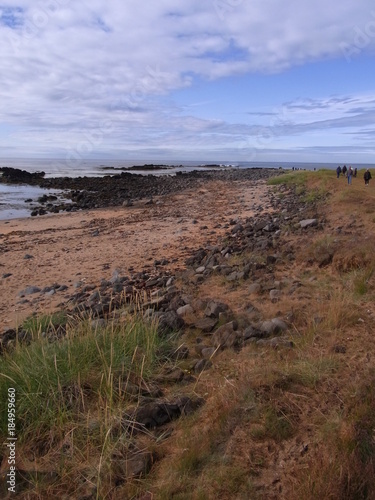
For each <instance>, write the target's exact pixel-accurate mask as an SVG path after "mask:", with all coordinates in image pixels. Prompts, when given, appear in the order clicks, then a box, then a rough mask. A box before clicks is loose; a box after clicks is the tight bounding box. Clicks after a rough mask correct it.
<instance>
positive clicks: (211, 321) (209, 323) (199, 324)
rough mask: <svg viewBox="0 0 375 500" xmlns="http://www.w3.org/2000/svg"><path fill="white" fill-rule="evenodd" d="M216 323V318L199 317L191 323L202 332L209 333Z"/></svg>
mask: <svg viewBox="0 0 375 500" xmlns="http://www.w3.org/2000/svg"><path fill="white" fill-rule="evenodd" d="M216 325H217V319H216V318H201V319H198V320H197V321H195V322H194V323H193V326H194V327H195V328H197V329H198V330H201V331H202V332H204V333H210V332H212V330H213V329H214V328H215V326H216Z"/></svg>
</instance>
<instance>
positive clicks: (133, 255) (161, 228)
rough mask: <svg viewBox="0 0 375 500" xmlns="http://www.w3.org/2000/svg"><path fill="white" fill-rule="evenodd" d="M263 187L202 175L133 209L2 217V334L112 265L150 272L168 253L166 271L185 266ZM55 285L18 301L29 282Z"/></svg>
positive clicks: (263, 199) (247, 211)
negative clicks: (51, 291)
mask: <svg viewBox="0 0 375 500" xmlns="http://www.w3.org/2000/svg"><path fill="white" fill-rule="evenodd" d="M268 189H269V188H268V187H267V186H266V184H265V182H264V181H258V182H254V181H246V182H244V181H241V182H231V183H229V182H222V181H209V182H207V181H202V183H201V186H200V187H198V188H197V189H194V190H186V191H183V192H180V193H177V194H173V195H168V196H164V197H160V198H158V199H154V200H153V203H152V204H149V205H148V204H146V203H145V201H146V200H143V201H140V202H138V203H136V204H135V205H134V206H132V207H121V208H108V209H98V210H89V211H80V212H76V213H71V214H69V213H62V214H56V215H48V216H43V217H38V218H26V219H16V220H11V221H0V276H1V278H0V297H1V301H0V333H1V332H2V331H4V330H5V329H7V328H10V327H15V326H17V325H19V324H20V323H21V322H22V321H23V320H24V319H25V318H26V317H27V316H29V315H30V314H32V313H33V312H36V313H48V312H51V311H53V310H54V309H56V308H57V307H58V304H59V303H62V302H64V301H66V300H67V298H68V297H69V296H70V295H72V294H73V293H74V292H75V291H76V289H75V287H74V284H75V283H77V282H78V281H81V282H83V283H99V281H100V280H101V279H102V278H104V279H110V278H111V276H112V275H113V272H114V271H115V270H118V271H119V272H120V273H121V274H122V275H128V271H129V268H134V271H135V272H136V271H141V270H143V269H144V268H147V269H148V270H149V271H150V272H152V269H153V267H154V261H155V260H157V259H168V261H169V264H168V265H167V266H166V268H167V269H170V270H172V271H175V270H176V269H178V268H180V269H181V268H183V267H184V261H185V259H186V258H187V257H189V256H190V255H191V254H192V253H193V252H194V250H196V249H198V248H199V247H200V246H202V245H205V244H207V243H211V244H215V243H216V242H217V241H218V239H219V237H220V236H221V235H223V234H224V233H225V231H226V229H225V228H224V225H225V224H226V223H228V222H229V221H230V219H235V218H237V217H241V219H243V218H245V217H249V216H251V215H253V214H254V205H258V204H259V203H261V204H262V206H263V207H264V208H265V209H266V208H267V206H268V196H267V192H268ZM27 254H28V255H31V256H32V258H25V256H26V255H27ZM7 273H11V276H10V277H8V278H3V276H4V275H5V274H7ZM54 283H59V284H60V285H67V286H68V290H66V291H65V292H58V293H56V294H55V295H54V296H52V297H46V295H45V294H40V293H37V294H33V295H29V296H27V297H25V298H27V299H28V302H26V303H21V302H22V298H21V297H20V296H19V293H20V292H21V291H22V290H24V289H25V288H26V287H27V286H31V285H33V286H37V287H39V288H41V289H43V288H44V287H46V286H51V285H53V284H54Z"/></svg>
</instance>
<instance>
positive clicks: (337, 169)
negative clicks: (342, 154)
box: [336, 165, 341, 178]
mask: <svg viewBox="0 0 375 500" xmlns="http://www.w3.org/2000/svg"><path fill="white" fill-rule="evenodd" d="M336 174H337V178H339V177H340V174H341V167H340V165H339V166H338V167H337V168H336Z"/></svg>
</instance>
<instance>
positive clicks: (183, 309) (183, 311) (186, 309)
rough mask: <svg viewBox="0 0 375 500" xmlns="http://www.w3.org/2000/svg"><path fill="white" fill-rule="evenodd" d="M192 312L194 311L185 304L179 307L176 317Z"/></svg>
mask: <svg viewBox="0 0 375 500" xmlns="http://www.w3.org/2000/svg"><path fill="white" fill-rule="evenodd" d="M193 312H194V309H193V308H192V307H191V305H190V304H186V305H184V306H181V307H179V308H178V309H177V311H176V313H177V314H178V316H186V315H187V314H192V313H193Z"/></svg>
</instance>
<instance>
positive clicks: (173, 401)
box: [0, 170, 324, 484]
mask: <svg viewBox="0 0 375 500" xmlns="http://www.w3.org/2000/svg"><path fill="white" fill-rule="evenodd" d="M213 175H214V176H215V177H217V175H218V172H215V173H210V172H200V173H193V174H189V175H181V176H176V177H175V178H168V179H166V178H163V179H162V181H163V182H160V181H161V180H159V179H157V178H156V179H155V178H152V179H150V178H147V177H146V178H145V177H142V176H132V175H130V174H128V175H126V174H125V175H123V174H122V175H120V176H113V177H111V178H104V179H103V180H98V179H92V180H91V181H90V182H89V186H87V184H86V182H88V180H87V179H74V180H72V179H68V180H67V179H65V180H64V179H62V180H59V181H57V180H56V179H52V180H47V181H48V182H47V183H48V184H49V185H50V186H51V187H54V188H56V187H57V186H59V187H62V186H64V188H67V187H68V186H69V188H70V189H74V190H79V191H80V192H81V193H82V199H81V202H82V208H83V207H88V206H92V205H93V204H95V206H96V204H97V203H103V204H104V205H105V204H106V203H114V204H121V203H123V200H126V199H128V196H129V195H130V193H132V197H134V196H139V197H142V198H143V197H152V196H156V195H162V194H166V193H169V192H171V191H173V190H174V189H184V188H186V187H187V186H189V187H192V186H194V181H195V180H197V179H202V178H203V179H204V178H211V177H212V176H213ZM271 175H275V172H270V171H254V170H251V171H238V170H237V171H229V172H228V171H227V172H220V173H219V176H220V177H222V178H223V179H224V180H226V181H228V180H229V179H232V178H233V179H236V180H239V178H240V179H241V178H244V179H247V180H248V179H249V176H250V178H252V179H254V180H255V179H264V178H267V177H269V176H271ZM115 185H117V187H116V190H115V192H116V195H113V193H112V195H113V196H110V194H111V189H110V186H112V189H114V186H115ZM132 186H134V188H133V189H132ZM278 191H279V194H280V191H281V192H282V197H280V196H279V195H278V194H273V193H271V192H270V193H269V199H270V204H271V206H272V207H273V209H274V211H273V212H272V213H269V214H267V213H264V211H263V210H262V209H261V208H260V209H259V210H258V213H256V214H255V215H254V216H253V217H249V218H243V217H241V214H239V215H238V217H236V218H232V219H231V220H230V221H229V223H228V224H227V227H226V234H225V236H224V237H223V238H221V239H220V240H219V241H218V242H217V243H216V244H215V245H214V246H213V245H210V244H207V245H205V246H202V247H200V248H196V250H195V251H194V252H193V253H192V254H191V255H190V257H188V258H187V259H186V262H185V268H184V269H183V270H182V271H180V272H178V273H172V272H171V271H170V270H168V265H169V262H168V260H166V259H159V258H158V257H157V256H156V258H155V260H154V262H153V271H150V268H149V267H148V268H144V269H140V270H133V271H131V272H130V273H129V274H127V275H122V274H119V273H118V272H114V273H113V275H112V276H111V277H109V278H108V279H102V280H101V282H100V283H95V282H92V283H83V282H82V283H79V282H78V283H77V286H76V292H75V293H74V294H70V295H69V296H68V297H67V299H66V301H65V303H64V304H63V305H62V309H61V310H62V311H63V312H64V313H66V314H67V316H69V317H76V318H77V317H86V318H90V321H91V327H92V329H93V330H94V331H95V330H96V329H97V328H101V327H105V326H106V325H107V324H108V323H111V322H115V323H116V321H122V320H123V314H124V312H123V311H124V310H125V311H126V314H132V313H133V312H137V313H138V314H139V313H141V315H142V316H143V318H144V320H146V321H153V320H157V323H158V332H159V335H161V336H165V335H168V334H169V333H170V332H175V333H176V332H178V337H179V339H180V341H179V347H178V348H177V349H176V350H174V351H173V352H170V353H169V359H170V360H172V361H173V363H172V364H171V365H170V366H169V364H166V366H165V369H164V371H163V373H162V374H161V375H160V376H159V377H158V379H157V380H155V381H153V382H152V383H150V384H148V385H147V386H146V385H145V386H144V387H135V388H134V390H135V394H137V397H139V398H140V399H139V400H137V405H136V406H135V407H134V410H133V411H132V412H131V411H130V413H129V411H128V412H127V414H126V415H124V421H126V422H127V428H126V429H125V428H121V429H119V432H120V433H123V432H128V433H129V435H131V436H132V439H133V440H135V441H136V440H137V439H138V436H141V435H142V434H143V433H144V432H147V433H150V432H157V429H158V428H159V427H165V426H167V425H168V423H170V422H172V421H173V420H175V419H176V418H179V417H180V416H183V415H188V414H190V413H192V412H194V411H196V410H197V409H198V408H199V407H200V406H201V405H203V404H204V403H205V401H204V399H203V398H201V397H191V396H190V395H187V394H189V392H187V393H186V395H182V396H179V397H177V398H176V397H175V398H170V397H169V398H168V397H166V396H165V394H167V393H168V392H169V391H168V390H165V388H166V387H170V385H171V384H176V385H178V386H180V387H185V386H186V388H187V391H188V387H189V386H190V384H192V383H195V382H196V380H197V378H198V377H199V376H200V374H201V373H202V372H203V371H205V370H209V369H210V368H212V367H213V365H214V364H215V360H216V357H217V356H218V355H219V353H220V352H222V351H224V350H227V349H231V350H233V351H237V352H238V351H239V350H241V349H242V348H243V347H244V346H246V345H248V344H250V343H251V344H255V345H258V346H261V347H263V348H264V347H267V346H268V347H269V348H273V349H292V348H293V340H292V335H291V331H290V328H291V318H290V317H288V315H287V314H286V315H278V316H272V317H265V316H264V314H263V313H262V312H261V311H260V310H259V309H257V308H256V307H254V306H253V305H252V304H251V302H249V303H248V304H247V307H246V310H244V311H243V312H242V314H241V315H238V314H237V313H236V312H235V309H236V308H233V304H228V303H227V301H226V300H225V298H222V299H218V298H205V297H202V296H201V295H200V293H199V290H200V288H201V287H202V286H203V285H204V284H205V282H207V280H209V279H210V278H211V277H212V276H221V277H223V279H225V280H226V282H228V283H232V284H233V285H238V284H240V283H241V284H242V285H244V286H245V287H246V293H247V294H248V295H249V297H251V296H258V297H262V298H263V300H264V301H265V302H266V301H270V302H272V303H277V302H278V301H279V300H280V297H281V295H282V294H293V293H294V291H295V290H296V289H298V287H299V286H300V283H297V282H294V281H290V280H288V279H286V280H285V282H284V283H281V282H280V281H279V280H278V279H277V278H276V273H275V270H276V268H277V266H278V264H279V263H280V262H284V261H287V262H289V263H291V262H293V260H294V259H295V253H294V252H295V249H294V248H293V247H292V246H291V245H289V244H288V243H287V242H286V241H285V239H284V237H285V234H287V233H289V232H293V233H294V234H301V235H302V234H306V233H308V232H310V231H312V232H315V231H319V230H320V229H321V228H322V224H323V223H324V221H322V220H319V217H318V215H317V213H316V207H315V206H314V205H313V204H306V203H305V202H303V200H302V198H301V196H299V195H297V194H296V193H295V191H294V190H290V189H289V188H287V187H286V186H281V187H279V188H278ZM124 192H126V194H125V195H124ZM103 193H107V195H108V196H103V200H102V201H100V199H101V198H100V197H101V195H103ZM260 254H261V255H262V259H259V258H255V257H254V258H252V255H260ZM234 256H237V257H238V259H237V260H234V261H233V259H231V258H232V257H234ZM66 289H67V287H66V286H65V285H64V284H61V283H53V284H51V286H49V287H46V288H45V289H40V288H39V287H37V286H29V287H27V288H26V289H24V290H22V291H21V292H20V293H19V297H20V299H21V300H26V301H27V300H29V298H30V297H36V296H42V295H45V294H50V295H55V294H57V295H58V294H61V293H62V292H64V291H66ZM124 308H125V309H124ZM66 326H67V325H64V324H62V325H59V326H58V327H50V328H47V329H46V330H45V331H44V332H42V335H43V336H44V337H46V338H47V339H48V340H49V341H50V342H55V341H58V340H59V339H61V338H63V337H64V336H65V334H66ZM192 332H193V333H194V335H193V340H192ZM16 341H18V342H24V343H26V344H28V343H30V342H31V341H32V338H31V335H30V333H28V332H27V331H23V330H22V329H18V330H16V329H8V330H6V331H5V332H4V334H3V336H2V337H1V339H0V353H4V352H6V351H8V350H9V349H12V346H13V345H14V344H15V342H16ZM181 362H183V363H184V368H182V367H181V366H179V363H181ZM130 389H131V387H130ZM130 389H129V390H130ZM182 392H184V390H183V389H182ZM129 422H130V423H131V426H130V427H129ZM135 449H137V446H136V445H135ZM155 460H157V456H156V455H155V453H154V454H153V453H152V452H149V451H146V450H145V451H144V452H143V453H142V454H140V453H139V452H136V453H135V454H134V455H132V454H129V455H128V456H127V457H126V460H125V463H121V467H120V464H119V467H120V468H119V470H118V479H119V484H121V482H123V481H127V480H132V479H134V478H136V477H142V476H144V475H145V474H147V473H148V472H149V470H150V469H151V467H152V464H153V463H154V462H155ZM115 465H116V464H115Z"/></svg>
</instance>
